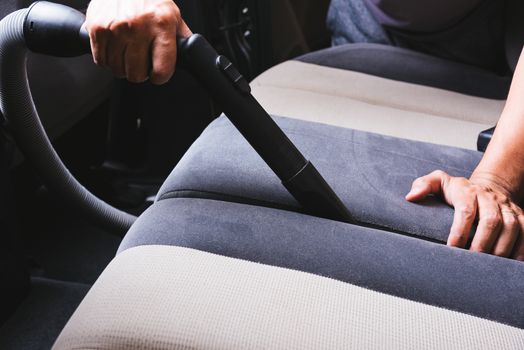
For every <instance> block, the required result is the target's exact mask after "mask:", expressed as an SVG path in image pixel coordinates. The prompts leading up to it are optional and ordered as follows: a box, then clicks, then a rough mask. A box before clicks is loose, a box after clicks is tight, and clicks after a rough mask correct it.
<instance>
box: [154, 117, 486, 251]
mask: <svg viewBox="0 0 524 350" xmlns="http://www.w3.org/2000/svg"><path fill="white" fill-rule="evenodd" d="M275 120H276V121H277V123H278V124H279V125H280V126H281V127H282V129H283V130H284V131H285V133H286V134H287V135H288V136H289V137H290V139H291V140H292V141H293V142H294V143H295V145H296V146H297V147H298V148H299V149H300V150H301V151H302V152H303V153H304V155H305V156H306V157H307V158H308V159H310V160H311V161H312V162H313V164H315V166H316V167H317V169H318V170H319V171H320V172H321V174H323V176H324V177H325V178H326V180H327V181H328V183H329V184H330V185H331V186H332V187H333V189H334V190H335V192H336V193H337V194H338V195H339V197H340V198H341V199H342V201H343V202H344V203H345V204H346V206H347V207H348V208H349V210H350V212H351V213H352V214H353V216H354V218H355V219H357V220H358V221H359V222H360V223H363V224H364V225H369V226H375V227H381V228H385V229H387V230H390V231H398V232H403V233H407V234H409V235H416V236H419V237H423V238H427V239H430V240H437V241H441V242H445V241H446V240H447V236H448V232H449V228H450V226H451V223H452V217H453V210H452V208H450V207H448V206H447V205H445V204H443V203H441V202H440V201H439V200H437V199H435V198H428V199H427V200H425V201H423V202H421V203H419V204H413V203H409V202H407V201H406V200H405V199H404V196H405V195H406V193H407V192H408V191H409V189H410V187H411V183H412V181H413V180H414V179H415V178H416V177H418V176H422V175H425V174H427V173H429V172H431V171H434V170H436V169H442V170H445V171H447V172H449V173H450V174H452V175H456V176H469V174H470V172H471V171H472V170H473V169H474V168H475V166H476V165H477V163H478V162H479V160H480V158H481V153H479V152H475V151H468V150H463V149H458V148H453V147H447V146H439V145H433V144H428V143H421V142H416V141H408V140H403V139H398V138H393V137H387V136H382V135H378V134H372V133H367V132H361V131H355V130H351V129H345V128H338V127H333V126H329V125H323V124H317V123H311V122H305V121H300V120H294V119H287V118H275ZM176 197H197V198H210V199H220V200H226V201H232V202H240V203H249V204H256V205H261V206H268V207H274V208H284V209H287V210H293V211H301V208H300V206H299V204H298V203H297V202H296V201H295V199H294V198H293V197H292V196H291V195H290V194H289V193H288V192H287V190H286V189H285V188H284V187H283V186H282V185H281V183H280V181H279V179H278V178H277V176H276V175H275V174H273V172H272V171H271V170H270V169H269V167H268V166H267V165H266V164H265V163H264V162H263V161H262V159H261V158H260V157H259V156H258V154H256V152H255V151H254V150H253V149H252V148H251V146H250V145H249V144H248V143H247V141H246V140H245V139H244V138H243V137H242V136H241V135H240V134H239V132H238V131H237V130H236V129H235V128H234V127H233V125H232V124H231V123H230V122H229V121H228V120H227V119H226V118H225V117H221V118H219V119H217V120H216V121H214V122H213V123H212V124H211V125H210V126H209V127H208V128H207V129H206V130H205V131H204V133H203V134H202V135H201V137H200V138H199V139H198V140H197V141H196V142H195V143H194V144H193V146H192V147H191V148H190V149H189V151H188V152H187V153H186V155H185V156H184V157H183V159H182V160H181V161H180V162H179V164H178V165H177V166H176V168H175V169H174V170H173V172H172V173H171V175H170V176H169V177H168V179H167V180H166V182H165V183H164V185H163V186H162V188H161V189H160V191H159V194H158V197H157V200H159V201H162V200H164V199H167V198H176Z"/></svg>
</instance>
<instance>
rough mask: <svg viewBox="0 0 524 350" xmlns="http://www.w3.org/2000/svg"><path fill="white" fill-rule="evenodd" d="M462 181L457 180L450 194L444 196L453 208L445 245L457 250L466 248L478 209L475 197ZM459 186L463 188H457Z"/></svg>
mask: <svg viewBox="0 0 524 350" xmlns="http://www.w3.org/2000/svg"><path fill="white" fill-rule="evenodd" d="M464 180H465V179H458V181H459V182H458V183H457V184H454V186H453V187H452V188H451V189H450V193H446V194H445V196H446V197H448V203H449V204H450V205H452V206H453V207H454V208H455V212H454V216H453V224H452V225H451V229H450V231H449V237H448V242H447V244H448V245H449V246H452V247H458V248H465V247H466V245H467V243H468V239H469V234H470V232H471V228H472V227H473V224H474V223H475V218H476V216H477V208H478V202H477V196H476V194H475V192H474V191H471V190H470V189H469V188H468V187H467V185H466V184H465V183H464ZM459 186H463V188H462V189H461V188H458V187H459Z"/></svg>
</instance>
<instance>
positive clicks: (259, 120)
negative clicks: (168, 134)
mask: <svg viewBox="0 0 524 350" xmlns="http://www.w3.org/2000/svg"><path fill="white" fill-rule="evenodd" d="M84 21H85V16H84V15H83V14H82V13H80V12H78V11H76V10H74V9H71V8H69V7H66V6H63V5H58V4H54V3H49V2H43V1H42V2H37V3H35V4H33V5H32V6H31V8H30V9H29V12H28V15H27V17H26V21H25V24H24V36H25V40H26V43H27V46H28V48H29V49H30V50H31V51H33V52H37V53H43V54H48V55H53V56H79V55H82V54H87V53H90V45H89V35H88V33H87V31H86V30H85V29H84V27H83V24H84ZM177 41H178V57H179V60H178V62H179V63H178V64H179V65H180V66H181V67H183V68H185V69H187V70H188V71H189V72H191V74H192V75H193V76H194V77H195V78H196V79H197V80H198V81H199V82H200V83H201V85H202V86H203V87H204V88H205V89H207V91H208V92H209V94H210V95H211V96H212V97H213V98H214V99H215V101H216V102H218V104H219V105H220V106H221V107H222V108H223V109H224V114H225V115H226V116H227V117H228V118H229V120H230V121H231V122H232V123H233V125H235V127H236V128H237V129H238V130H239V131H240V133H241V134H242V135H243V136H244V137H245V138H246V140H247V141H248V142H249V143H250V144H251V146H252V147H253V148H254V149H255V151H256V152H257V153H258V154H259V155H260V156H261V157H262V159H263V160H264V161H265V162H266V163H267V165H268V166H269V167H270V168H271V169H272V170H273V171H274V173H275V174H276V175H277V176H278V177H279V178H280V180H281V181H282V184H283V185H284V186H285V187H286V188H287V190H288V191H289V192H290V193H291V194H292V195H293V197H295V199H296V200H297V201H298V202H299V203H300V204H301V205H302V206H303V208H304V209H305V211H306V212H307V213H309V214H312V215H316V216H320V217H325V218H329V219H333V220H338V221H344V222H351V221H352V219H351V215H350V214H349V211H348V210H347V208H346V207H345V205H344V204H343V203H342V201H341V200H340V199H339V198H338V196H337V195H336V194H335V192H334V191H333V190H332V189H331V187H330V186H329V185H328V183H327V182H326V181H325V180H324V178H323V177H322V176H321V175H320V173H319V172H318V171H317V169H316V168H315V167H314V165H313V164H312V163H311V162H309V161H308V160H307V159H306V158H305V157H304V156H303V155H302V154H301V153H300V151H299V150H298V149H297V148H296V147H295V145H294V144H293V143H292V142H291V140H289V138H288V137H287V136H286V134H284V132H283V131H282V130H281V129H280V127H279V126H278V125H277V124H276V123H275V122H274V120H273V119H272V118H271V117H270V116H269V115H268V113H267V112H266V111H265V110H264V108H262V106H260V104H259V103H258V102H257V100H256V99H255V98H254V97H253V96H252V95H251V89H250V86H249V84H248V82H247V81H246V79H245V78H244V77H243V76H242V75H241V74H240V73H239V72H238V70H237V69H236V68H235V67H234V65H233V64H232V63H231V62H230V61H229V60H228V59H227V58H226V57H224V56H222V55H218V54H217V52H216V51H215V50H214V49H213V47H212V46H211V45H210V44H209V43H208V42H207V41H206V39H205V38H204V37H203V36H201V35H199V34H194V35H192V36H191V37H189V38H178V40H177Z"/></svg>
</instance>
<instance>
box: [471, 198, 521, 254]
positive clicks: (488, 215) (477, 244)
mask: <svg viewBox="0 0 524 350" xmlns="http://www.w3.org/2000/svg"><path fill="white" fill-rule="evenodd" d="M477 200H478V213H479V222H478V226H477V231H476V232H475V237H474V238H473V242H471V250H472V251H475V252H479V253H491V252H492V250H493V246H494V244H495V242H496V240H497V239H498V237H499V234H500V232H501V230H502V229H503V228H504V222H503V220H502V214H501V212H500V207H499V205H498V203H497V201H496V199H495V198H494V197H493V194H492V193H484V192H482V193H479V194H478V195H477ZM506 216H507V217H509V216H510V215H506ZM512 229H513V228H512Z"/></svg>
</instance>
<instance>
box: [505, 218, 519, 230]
mask: <svg viewBox="0 0 524 350" xmlns="http://www.w3.org/2000/svg"><path fill="white" fill-rule="evenodd" d="M503 221H504V225H505V226H509V227H511V228H513V227H515V226H517V223H518V221H517V217H516V216H515V215H504V217H503Z"/></svg>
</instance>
